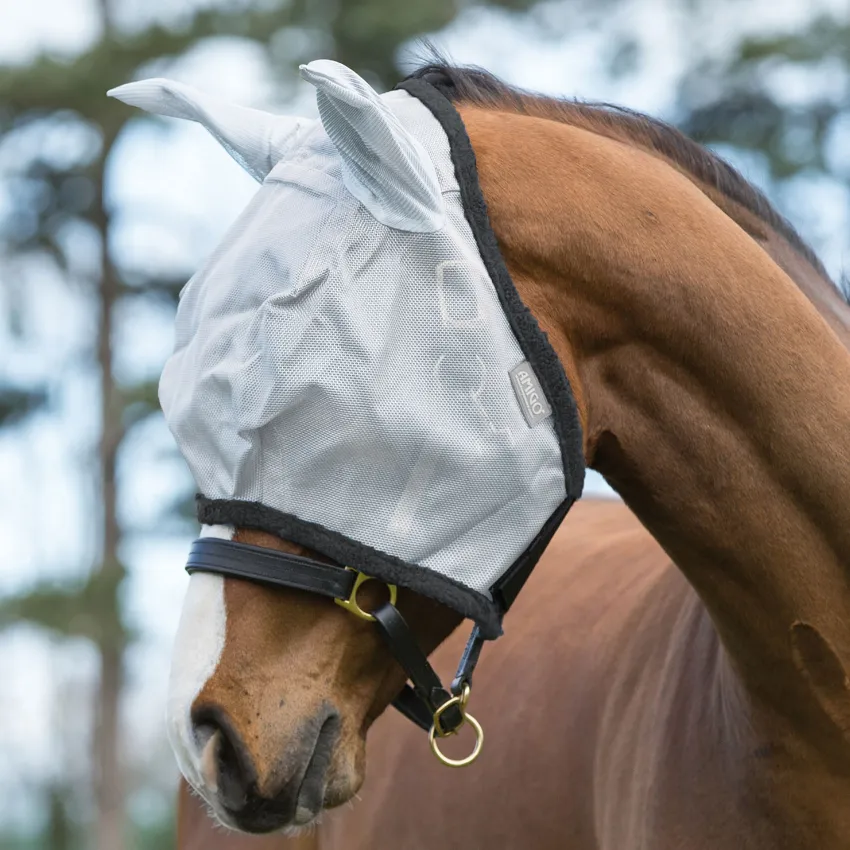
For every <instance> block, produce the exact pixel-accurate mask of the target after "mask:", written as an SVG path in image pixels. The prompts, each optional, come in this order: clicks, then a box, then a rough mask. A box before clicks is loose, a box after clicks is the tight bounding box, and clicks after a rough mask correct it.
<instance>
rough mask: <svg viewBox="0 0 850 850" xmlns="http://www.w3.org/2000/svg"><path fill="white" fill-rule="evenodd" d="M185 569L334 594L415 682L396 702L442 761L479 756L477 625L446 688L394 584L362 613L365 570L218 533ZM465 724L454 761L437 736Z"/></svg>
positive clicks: (199, 545)
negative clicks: (462, 746)
mask: <svg viewBox="0 0 850 850" xmlns="http://www.w3.org/2000/svg"><path fill="white" fill-rule="evenodd" d="M186 571H187V572H189V573H190V574H191V573H196V572H205V573H216V574H218V575H224V576H232V577H234V578H243V579H249V580H251V581H257V582H262V583H265V584H272V585H277V586H280V587H288V588H292V589H295V590H306V591H309V592H311V593H318V594H321V595H322V596H328V597H330V598H331V599H333V600H334V601H335V602H336V603H337V604H338V605H339V606H341V607H342V608H345V609H346V610H347V611H349V612H350V613H351V614H353V615H354V616H356V617H359V618H360V619H362V620H366V621H368V622H374V623H375V625H376V626H377V628H378V631H379V632H380V634H381V636H382V637H383V638H384V640H385V641H386V644H387V646H388V648H389V650H390V652H392V654H393V656H394V657H395V659H396V661H398V663H399V664H400V665H401V666H402V668H403V669H404V671H405V672H406V673H407V677H408V679H409V680H410V683H411V684H410V685H407V684H406V685H405V686H404V688H403V689H402V691H401V693H400V694H399V695H398V696H397V697H396V698H395V699H394V700H393V705H394V706H395V707H396V708H397V709H398V710H399V711H400V712H401V713H402V714H403V715H404V716H405V717H407V718H408V719H409V720H412V721H413V722H414V723H415V724H416V725H417V726H420V727H421V728H422V729H424V730H425V731H427V732H428V739H429V741H430V744H431V749H432V750H433V751H434V754H435V755H436V756H437V758H438V759H439V760H440V761H441V762H442V763H443V764H445V765H448V766H450V767H463V766H465V765H467V764H471V763H472V762H473V761H475V759H476V758H478V755H479V753H480V752H481V745H482V742H483V740H484V732H483V730H482V729H481V726H480V724H479V723H478V721H477V720H476V719H475V718H474V717H473V716H472V715H471V714H468V713H467V711H466V704H467V701H468V700H469V693H470V688H471V685H472V673H473V670H474V669H475V665H476V664H477V663H478V656H479V655H480V653H481V647H482V646H483V644H484V638H482V637H481V633H480V630H479V628H478V626H475V627H474V628H473V629H472V634H471V635H470V637H469V641H468V642H467V644H466V649H465V650H464V653H463V657H462V658H461V660H460V664H459V666H458V669H457V673H456V675H455V678H454V679H453V681H452V684H451V687H450V689H449V690H447V689H446V688H444V687H443V685H442V682H440V678H439V676H438V675H437V673H436V672H435V671H434V668H433V667H432V666H431V664H430V663H429V661H428V658H427V657H426V655H425V653H424V652H423V651H422V650H421V649H420V648H419V645H418V644H417V642H416V638H415V637H414V635H413V632H412V631H411V629H410V626H408V625H407V622H406V621H405V619H404V617H402V615H401V613H400V612H399V610H398V608H396V606H395V602H396V596H397V590H396V586H395V585H392V584H387V585H386V587H387V588H388V590H389V594H390V598H389V600H388V601H387V602H385V603H384V604H383V605H381V606H380V607H379V608H377V609H375V610H374V611H364V610H363V609H362V608H361V607H360V605H359V604H358V602H357V591H358V590H359V588H360V587H361V585H363V584H364V583H365V582H367V581H373V580H375V579H372V578H371V577H370V576H367V575H366V574H365V573H360V572H357V571H356V570H352V569H350V568H349V567H345V568H344V569H343V568H340V567H336V566H331V565H329V564H322V563H320V562H319V561H314V560H313V559H312V558H305V557H302V556H300V555H290V554H287V553H285V552H278V551H275V550H273V549H264V548H262V547H261V546H251V545H248V544H247V543H237V542H235V541H232V540H221V539H219V538H215V537H204V538H201V539H199V540H196V541H195V542H194V543H193V544H192V548H191V550H190V552H189V560H188V561H187V563H186ZM465 723H469V725H470V726H471V727H472V728H473V730H474V731H475V746H474V748H473V750H472V752H471V753H470V754H469V755H468V756H466V757H465V758H462V759H450V758H448V757H447V756H445V755H443V753H442V752H441V751H440V749H439V746H438V744H437V739H438V738H446V737H448V736H449V735H454V734H455V733H456V732H457V731H458V730H459V729H460V728H461V727H462V726H463V725H464V724H465Z"/></svg>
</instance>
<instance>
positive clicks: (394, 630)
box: [371, 602, 463, 732]
mask: <svg viewBox="0 0 850 850" xmlns="http://www.w3.org/2000/svg"><path fill="white" fill-rule="evenodd" d="M371 614H372V616H373V617H374V618H375V620H376V621H377V623H376V624H377V626H378V631H380V632H381V634H382V635H383V636H384V638H385V640H386V642H387V646H388V647H389V649H390V652H392V654H393V655H394V656H395V659H396V661H398V663H399V664H401V666H402V667H403V668H404V670H405V672H406V673H407V675H408V677H409V679H410V681H411V683H412V684H413V691H414V693H415V695H416V696H417V697H419V699H420V700H422V702H423V703H425V705H426V706H427V707H428V708H429V709H430V710H431V715H432V717H433V715H434V712H435V711H436V710H437V709H438V708H439V707H440V706H441V705H443V704H444V703H446V702H448V701H449V700H450V699H451V694H450V693H449V692H448V691H447V690H446V689H445V688H444V687H443V683H442V682H441V681H440V677H439V676H438V675H437V674H436V672H434V668H433V667H432V666H431V664H430V663H429V661H428V659H427V658H426V657H425V653H424V652H422V650H421V649H420V648H419V645H418V644H417V643H416V638H415V637H414V636H413V632H411V631H410V626H408V625H407V622H406V621H405V619H404V617H402V616H401V614H400V613H399V610H398V608H396V607H395V606H394V605H392V604H390V603H389V602H386V603H384V604H383V605H382V606H381V607H380V608H378V609H377V610H375V611H372V612H371ZM402 699H404V700H405V702H408V701H409V698H407V697H403V698H402ZM405 714H407V712H405ZM407 716H408V717H409V716H410V715H409V714H408V715H407ZM411 719H413V718H411ZM416 722H418V720H417V721H416ZM462 724H463V715H462V714H461V712H460V710H459V709H458V707H457V706H452V707H451V708H449V709H447V710H446V711H445V712H444V713H443V715H442V717H441V719H440V725H441V726H442V728H443V729H444V730H445V731H447V732H449V731H451V730H453V729H457V728H458V727H459V726H461V725H462ZM420 725H421V724H420ZM428 728H429V729H430V722H429V725H428Z"/></svg>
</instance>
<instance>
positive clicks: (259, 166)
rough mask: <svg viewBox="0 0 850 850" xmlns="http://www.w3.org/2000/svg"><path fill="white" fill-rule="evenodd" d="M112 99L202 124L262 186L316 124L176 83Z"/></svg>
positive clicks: (148, 83) (147, 84) (136, 87)
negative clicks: (269, 174)
mask: <svg viewBox="0 0 850 850" xmlns="http://www.w3.org/2000/svg"><path fill="white" fill-rule="evenodd" d="M107 94H108V95H109V96H110V97H114V98H117V99H118V100H120V101H123V102H124V103H126V104H129V105H130V106H137V107H138V108H139V109H144V110H145V112H151V113H153V114H154V115H165V116H167V117H169V118H183V119H185V120H187V121H197V122H198V124H202V125H203V126H204V127H206V128H207V130H209V132H210V134H211V135H212V136H213V137H214V138H215V139H217V140H218V142H219V144H220V145H221V146H222V147H223V148H224V149H225V150H226V151H227V152H228V153H229V154H230V155H231V156H232V157H233V158H234V159H235V160H236V161H237V162H238V163H239V164H240V165H241V166H242V167H243V168H244V169H245V170H246V171H247V172H248V173H249V174H250V175H251V176H252V177H253V178H254V179H255V180H258V181H259V182H262V181H263V180H265V178H266V175H267V174H268V173H269V172H270V171H271V170H272V169H273V168H274V167H275V166H276V165H277V164H278V162H280V161H281V160H282V159H283V158H284V157H285V156H286V154H287V153H288V152H289V151H291V150H294V149H295V148H296V147H297V146H298V145H299V144H300V143H301V141H302V140H303V138H304V137H305V136H306V135H307V133H308V132H309V131H310V129H311V127H313V126H314V125H315V124H316V122H315V121H314V120H312V119H308V118H292V117H289V116H284V115H272V114H271V113H270V112H263V111H261V110H259V109H249V108H247V107H245V106H236V105H235V104H232V103H227V102H226V101H223V100H219V99H218V98H215V97H212V96H211V95H208V94H205V93H204V92H201V91H198V90H197V89H195V88H193V87H192V86H187V85H184V84H183V83H178V82H175V81H174V80H163V79H152V80H140V81H139V82H137V83H127V84H126V85H123V86H118V88H114V89H110V90H109V91H108V92H107Z"/></svg>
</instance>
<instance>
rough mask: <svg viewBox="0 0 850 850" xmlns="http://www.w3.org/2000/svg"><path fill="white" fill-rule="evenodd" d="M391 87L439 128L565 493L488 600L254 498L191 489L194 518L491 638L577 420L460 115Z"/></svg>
mask: <svg viewBox="0 0 850 850" xmlns="http://www.w3.org/2000/svg"><path fill="white" fill-rule="evenodd" d="M396 88H400V89H403V90H405V91H407V92H408V93H409V94H411V95H412V96H413V97H415V98H417V99H418V100H419V101H421V102H422V103H423V104H424V105H425V106H426V107H427V108H428V109H429V111H430V112H431V114H432V115H433V116H434V118H436V120H437V121H438V122H439V123H440V126H441V127H442V128H443V130H444V131H445V133H446V136H447V138H448V141H449V148H450V152H451V158H452V163H453V164H454V168H455V176H456V178H457V181H458V186H459V187H460V193H461V198H462V201H463V208H464V214H465V216H466V220H467V222H468V223H469V226H470V229H471V231H472V234H473V236H474V238H475V241H476V244H477V246H478V250H479V252H480V254H481V258H482V261H483V262H484V265H485V267H486V268H487V271H488V273H489V275H490V279H491V280H492V282H493V286H494V288H495V290H496V294H497V296H498V298H499V303H500V304H501V305H502V309H503V310H504V312H505V316H506V317H507V319H508V323H509V324H510V326H511V329H512V330H513V332H514V335H515V336H516V339H517V342H518V343H519V345H520V348H521V349H522V351H523V353H524V354H525V356H526V358H527V359H528V362H529V363H530V364H531V366H532V368H533V369H534V372H535V374H536V375H537V378H538V380H539V381H540V384H541V386H542V388H543V392H544V393H545V395H546V398H547V400H548V401H549V403H550V405H551V407H552V411H553V414H552V415H553V424H554V428H555V433H556V434H557V437H558V444H559V447H560V450H561V463H562V466H563V471H564V486H565V491H566V498H565V500H564V501H563V502H562V503H561V504H560V505H559V506H558V507H557V508H556V509H555V511H554V512H553V513H552V515H551V516H550V517H549V519H548V520H547V521H546V522H545V523H544V525H543V526H542V528H541V530H540V531H539V532H538V534H537V535H536V536H535V538H534V540H533V541H532V542H531V543H530V544H529V546H528V547H527V548H526V549H525V551H524V552H523V553H522V554H521V555H520V557H519V558H517V560H516V561H515V562H514V563H513V564H512V565H511V566H510V567H509V568H508V570H507V571H506V572H505V573H504V574H503V575H502V576H501V577H500V578H499V579H498V580H497V581H496V582H494V584H493V585H492V587H491V588H490V590H491V594H492V597H493V598H492V599H490V598H488V597H487V596H486V595H485V594H483V593H479V592H478V591H476V590H473V589H472V588H470V587H467V586H466V585H464V584H461V583H460V582H458V581H455V580H454V579H451V578H449V577H448V576H445V575H442V574H441V573H437V572H435V571H434V570H430V569H428V568H427V567H422V566H420V565H418V564H411V563H408V562H406V561H404V560H402V559H401V558H398V557H396V556H394V555H390V554H388V553H386V552H382V551H380V550H378V549H375V548H373V547H371V546H368V545H366V544H365V543H362V542H360V541H358V540H354V539H353V538H350V537H347V536H346V535H344V534H340V533H339V532H336V531H333V530H331V529H329V528H326V527H324V526H322V525H320V524H318V523H313V522H308V521H306V520H302V519H299V518H298V517H297V516H295V515H293V514H287V513H284V512H282V511H278V510H275V509H274V508H270V507H268V506H266V505H263V504H261V503H259V502H248V501H243V500H237V499H209V498H207V497H205V496H203V495H202V494H198V495H197V497H196V499H197V515H198V521H199V522H201V523H202V524H204V525H233V526H238V527H240V528H251V529H258V530H261V531H266V532H269V533H271V534H276V535H277V536H279V537H282V538H284V539H286V540H290V541H292V542H293V543H297V544H299V545H301V546H305V547H307V548H308V549H312V550H314V551H315V552H318V553H320V554H322V555H324V556H325V557H328V558H331V559H333V560H334V561H337V562H339V563H341V564H344V565H346V566H349V567H352V568H354V569H356V570H359V571H361V572H364V573H366V574H367V575H370V576H372V577H374V578H377V579H380V580H381V581H385V582H388V583H390V584H396V585H399V586H400V587H406V588H407V589H409V590H412V591H414V592H415V593H421V594H423V595H425V596H429V597H431V598H432V599H435V600H437V601H438V602H441V603H442V604H444V605H447V606H448V607H450V608H453V609H454V610H455V611H457V612H458V613H459V614H461V615H463V616H464V617H468V618H470V619H472V620H474V621H475V622H476V623H477V625H478V626H479V629H480V636H481V638H483V639H487V640H492V639H494V638H496V637H498V636H499V635H501V634H502V625H501V622H502V617H503V616H504V614H505V612H506V611H507V610H508V608H509V607H510V606H511V604H512V603H513V601H514V599H515V598H516V596H517V594H518V593H519V590H520V589H521V588H522V586H523V584H524V583H525V581H526V579H527V578H528V576H529V575H530V574H531V571H532V569H533V568H534V566H535V564H536V563H537V561H538V559H539V558H540V555H541V554H542V553H543V550H544V549H545V547H546V545H547V544H548V543H549V541H550V540H551V538H552V535H553V534H554V533H555V531H556V530H557V528H558V526H559V525H560V523H561V520H563V518H564V516H565V515H566V513H567V511H568V510H569V508H570V507H571V506H572V504H573V503H574V502H575V501H576V500H577V499H578V498H579V497H580V496H581V492H582V488H583V486H584V474H585V465H584V452H583V442H582V433H581V423H580V421H579V418H578V410H577V408H576V403H575V398H574V397H573V394H572V390H571V388H570V385H569V381H568V380H567V376H566V373H565V372H564V369H563V366H562V365H561V361H560V360H559V359H558V356H557V354H556V353H555V351H554V350H553V348H552V346H551V344H550V343H549V340H548V337H547V336H546V333H545V332H544V331H543V330H542V329H541V328H540V325H539V324H538V323H537V319H536V318H535V317H534V314H533V313H532V312H531V311H530V310H529V309H528V308H527V307H526V306H525V304H523V302H522V299H521V298H520V295H519V293H518V292H517V290H516V287H515V286H514V284H513V281H512V280H511V276H510V272H509V271H508V268H507V266H506V265H505V262H504V259H503V258H502V255H501V252H500V250H499V244H498V240H497V238H496V235H495V233H494V232H493V229H492V227H491V226H490V219H489V217H488V215H487V204H486V202H485V200H484V195H483V193H482V192H481V187H480V185H479V183H478V173H477V168H476V163H475V152H474V151H473V149H472V144H471V142H470V140H469V136H468V135H467V133H466V128H465V127H464V125H463V120H462V119H461V117H460V114H459V113H458V111H457V110H456V109H455V107H454V106H453V104H452V103H451V101H450V99H449V96H448V95H447V94H446V93H444V92H443V91H442V89H441V87H438V86H436V85H433V84H432V83H431V82H428V81H427V80H426V79H422V78H417V77H416V76H415V75H413V76H412V77H408V78H407V79H406V80H404V81H402V82H401V83H399V85H398V86H397V87H396Z"/></svg>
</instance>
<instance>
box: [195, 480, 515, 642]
mask: <svg viewBox="0 0 850 850" xmlns="http://www.w3.org/2000/svg"><path fill="white" fill-rule="evenodd" d="M195 499H196V505H197V513H198V522H200V523H201V524H203V525H233V526H236V527H238V528H251V529H257V530H259V531H267V532H269V533H270V534H276V535H277V536H278V537H282V538H283V539H284V540H289V541H291V542H292V543H297V544H298V545H299V546H304V547H306V548H307V549H312V550H313V551H314V552H318V553H320V554H321V555H324V556H325V557H326V558H330V559H331V560H333V561H336V562H337V563H339V564H343V565H344V566H346V567H351V568H352V569H355V570H359V571H360V572H363V573H366V575H369V576H372V577H373V578H377V579H380V580H381V581H385V582H387V583H388V584H397V585H398V586H399V587H406V588H407V589H408V590H412V591H413V592H414V593H421V594H423V595H424V596H430V597H431V598H432V599H436V600H437V601H438V602H442V603H443V604H444V605H448V606H449V607H450V608H454V610H455V611H457V612H458V613H459V614H462V615H463V616H464V617H468V618H469V619H471V620H474V621H475V622H476V623H478V625H479V626H481V631H482V632H483V633H484V635H485V636H486V637H487V638H488V639H491V640H492V639H493V638H497V637H499V635H500V634H501V633H502V611H501V609H500V608H499V606H498V605H497V604H496V603H495V602H494V601H493V600H492V599H488V598H487V597H486V596H485V595H484V594H483V593H479V592H478V591H477V590H473V589H472V588H471V587H467V586H466V585H464V584H461V583H460V582H458V581H454V579H451V578H449V577H448V576H444V575H442V574H441V573H437V572H434V570H429V569H428V568H427V567H422V566H419V565H417V564H409V563H407V562H406V561H403V560H402V559H401V558H397V557H395V556H394V555H389V554H387V553H386V552H381V551H380V550H379V549H374V548H373V547H371V546H367V545H366V544H365V543H360V542H359V541H357V540H352V539H351V538H350V537H346V536H345V535H344V534H340V533H339V532H337V531H333V530H332V529H330V528H325V527H324V526H323V525H319V524H318V523H315V522H307V521H306V520H303V519H299V518H298V517H297V516H294V515H293V514H287V513H283V512H282V511H278V510H275V509H274V508H270V507H268V506H267V505H263V504H260V503H259V502H244V501H241V500H238V499H208V498H206V497H205V496H202V495H201V494H198V495H197V496H196V497H195Z"/></svg>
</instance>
